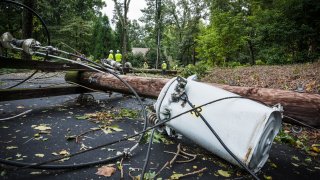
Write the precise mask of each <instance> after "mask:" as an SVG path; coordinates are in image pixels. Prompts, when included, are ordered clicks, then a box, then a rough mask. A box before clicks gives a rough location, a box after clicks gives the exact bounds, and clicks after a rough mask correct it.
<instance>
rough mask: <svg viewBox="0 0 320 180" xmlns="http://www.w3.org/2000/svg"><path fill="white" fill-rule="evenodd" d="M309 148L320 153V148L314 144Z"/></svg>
mask: <svg viewBox="0 0 320 180" xmlns="http://www.w3.org/2000/svg"><path fill="white" fill-rule="evenodd" d="M311 150H312V151H313V152H316V153H320V149H319V148H318V147H316V146H312V147H311Z"/></svg>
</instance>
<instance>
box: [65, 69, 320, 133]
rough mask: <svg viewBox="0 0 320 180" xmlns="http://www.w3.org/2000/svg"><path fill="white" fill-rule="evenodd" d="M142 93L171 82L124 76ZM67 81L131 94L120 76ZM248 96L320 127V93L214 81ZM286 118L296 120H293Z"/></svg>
mask: <svg viewBox="0 0 320 180" xmlns="http://www.w3.org/2000/svg"><path fill="white" fill-rule="evenodd" d="M121 78H123V79H124V80H125V81H127V82H128V83H129V84H130V85H131V86H132V87H133V88H134V89H135V90H136V91H137V93H138V94H139V95H141V96H145V97H150V98H157V97H158V95H159V93H160V91H161V89H162V88H163V86H164V85H165V84H166V83H167V82H168V81H169V79H165V78H146V77H137V76H121ZM66 81H72V82H76V83H79V84H81V85H84V86H88V87H90V88H93V89H97V90H104V91H116V92H120V93H125V94H130V93H131V92H130V91H129V90H128V88H127V87H126V86H125V85H124V84H123V83H122V82H120V81H119V80H118V79H117V78H116V77H114V76H112V75H110V74H102V73H91V72H84V73H68V74H67V75H66ZM211 85H213V86H216V87H219V88H222V89H225V90H227V91H230V92H233V93H236V94H239V95H241V96H244V97H248V98H252V99H256V100H258V101H262V102H264V103H266V104H268V105H275V104H277V103H280V104H281V105H282V106H283V107H284V111H285V115H287V116H290V117H292V118H295V119H299V120H300V121H301V122H303V123H306V124H308V125H310V126H314V127H320V95H319V94H308V93H298V92H293V91H285V90H278V89H268V88H252V87H239V86H228V85H221V84H211ZM285 121H287V122H290V123H294V122H293V121H291V120H289V119H285Z"/></svg>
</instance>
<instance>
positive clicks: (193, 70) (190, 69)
mask: <svg viewBox="0 0 320 180" xmlns="http://www.w3.org/2000/svg"><path fill="white" fill-rule="evenodd" d="M207 70H208V68H207V65H206V62H204V61H200V62H198V63H196V65H193V64H189V65H187V66H186V67H185V68H184V69H183V70H182V71H181V72H180V75H181V76H182V77H185V78H186V77H189V76H191V75H194V74H196V75H197V76H198V78H202V77H203V76H205V75H206V74H207Z"/></svg>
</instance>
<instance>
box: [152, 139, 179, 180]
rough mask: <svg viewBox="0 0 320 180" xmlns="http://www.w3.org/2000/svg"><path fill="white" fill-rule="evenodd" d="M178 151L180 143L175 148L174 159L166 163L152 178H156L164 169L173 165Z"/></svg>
mask: <svg viewBox="0 0 320 180" xmlns="http://www.w3.org/2000/svg"><path fill="white" fill-rule="evenodd" d="M180 151H181V147H180V143H179V144H178V146H177V152H176V153H175V155H174V157H173V158H172V159H171V160H170V161H167V162H166V163H165V164H164V165H163V166H162V168H161V169H160V170H159V171H158V172H157V173H156V175H155V176H154V177H157V176H158V175H159V174H160V173H161V171H162V170H163V169H164V168H166V167H167V166H169V165H170V166H172V164H173V163H174V161H175V160H176V159H177V157H178V155H179V153H180Z"/></svg>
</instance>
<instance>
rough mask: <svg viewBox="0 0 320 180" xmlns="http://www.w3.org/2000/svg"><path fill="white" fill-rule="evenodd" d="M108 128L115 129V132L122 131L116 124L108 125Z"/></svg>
mask: <svg viewBox="0 0 320 180" xmlns="http://www.w3.org/2000/svg"><path fill="white" fill-rule="evenodd" d="M110 129H112V130H113V131H116V132H120V131H123V129H120V128H119V127H118V126H110Z"/></svg>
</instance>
